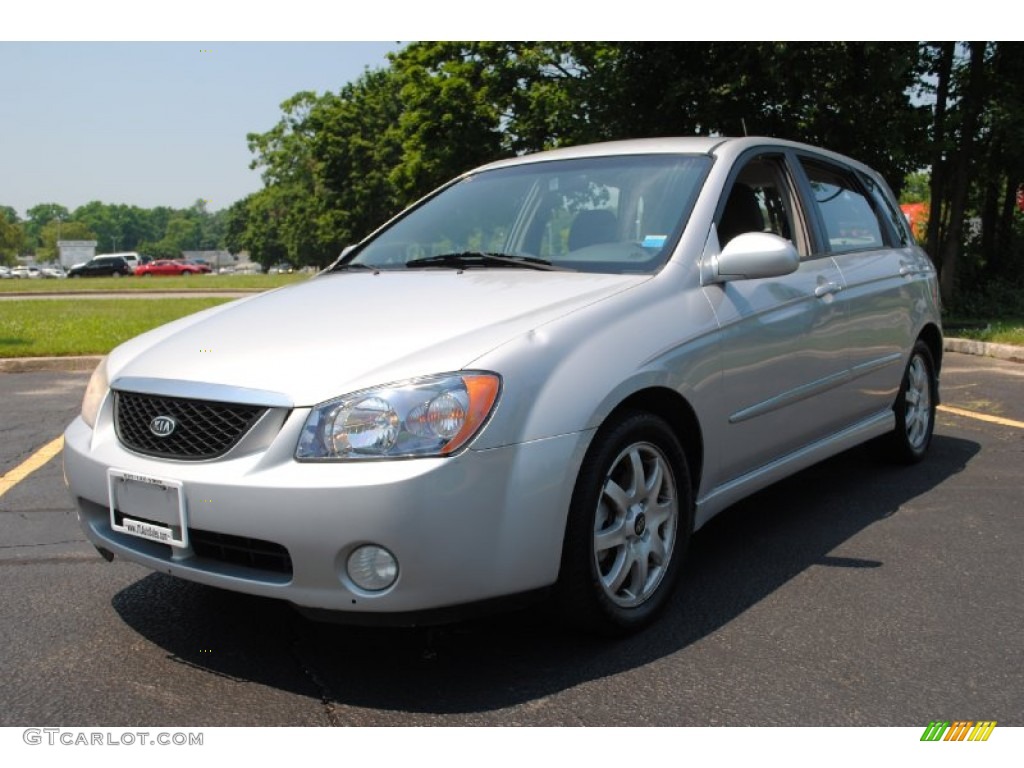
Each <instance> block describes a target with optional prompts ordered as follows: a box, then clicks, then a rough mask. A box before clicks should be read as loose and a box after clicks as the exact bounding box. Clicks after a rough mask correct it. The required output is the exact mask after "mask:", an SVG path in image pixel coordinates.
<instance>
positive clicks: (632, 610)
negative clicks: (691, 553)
mask: <svg viewBox="0 0 1024 768" xmlns="http://www.w3.org/2000/svg"><path fill="white" fill-rule="evenodd" d="M692 530H693V501H692V491H691V487H690V477H689V473H688V471H687V465H686V457H685V455H684V454H683V450H682V448H681V447H680V444H679V440H678V439H677V438H676V436H675V434H674V433H673V432H672V430H671V428H670V427H669V426H668V424H666V423H665V421H664V420H662V419H661V418H659V417H657V416H654V415H653V414H649V413H644V412H630V413H625V414H623V415H621V416H619V417H616V418H615V419H614V420H613V421H611V422H609V423H608V424H606V425H605V426H604V427H602V429H601V430H600V431H599V432H598V434H597V436H596V437H595V439H594V443H593V445H592V446H591V448H590V450H589V451H588V452H587V456H586V458H585V459H584V461H583V465H582V467H581V468H580V473H579V477H578V478H577V481H576V487H575V489H574V491H573V496H572V503H571V506H570V510H569V520H568V525H567V528H566V538H565V543H564V545H563V550H562V564H561V572H560V574H559V583H558V587H557V590H556V593H557V597H558V601H559V603H560V608H561V610H562V612H563V615H565V616H566V617H567V618H568V619H569V620H570V621H571V622H572V623H573V624H575V625H577V626H579V627H582V628H584V629H587V630H590V631H597V632H600V633H602V634H626V633H628V632H633V631H636V630H638V629H640V628H642V627H644V626H646V625H647V624H649V623H650V622H651V621H653V620H654V618H655V617H656V616H657V615H658V614H659V613H660V612H661V610H662V609H663V608H664V606H665V604H666V602H667V601H668V599H669V597H670V596H671V593H672V591H673V589H674V587H675V585H676V582H677V581H678V577H679V569H680V563H681V562H682V560H683V557H684V555H685V552H686V547H687V545H688V544H689V539H690V533H691V531H692Z"/></svg>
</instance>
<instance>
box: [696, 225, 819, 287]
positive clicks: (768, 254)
mask: <svg viewBox="0 0 1024 768" xmlns="http://www.w3.org/2000/svg"><path fill="white" fill-rule="evenodd" d="M799 266H800V254H798V253H797V252H796V248H794V247H793V243H791V242H790V241H789V240H786V239H785V238H783V237H779V236H778V235H773V234H770V233H768V232H747V233H746V234H743V235H737V236H736V237H734V238H733V239H732V240H730V241H729V243H728V244H727V245H726V246H725V248H723V249H722V252H721V253H719V254H718V256H717V257H714V259H713V267H714V281H715V282H718V283H727V282H729V281H731V280H752V279H754V278H759V277H782V276H783V275H789V274H792V273H793V272H796V270H797V269H798V268H799Z"/></svg>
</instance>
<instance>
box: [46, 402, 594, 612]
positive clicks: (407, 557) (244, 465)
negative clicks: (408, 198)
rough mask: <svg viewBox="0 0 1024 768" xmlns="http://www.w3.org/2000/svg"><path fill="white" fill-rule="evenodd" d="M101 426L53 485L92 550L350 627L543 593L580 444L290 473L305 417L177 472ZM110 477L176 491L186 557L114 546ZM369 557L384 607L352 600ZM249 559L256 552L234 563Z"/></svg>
mask: <svg viewBox="0 0 1024 768" xmlns="http://www.w3.org/2000/svg"><path fill="white" fill-rule="evenodd" d="M104 410H105V411H106V413H101V417H100V420H99V421H98V423H97V426H96V429H91V428H90V427H89V426H88V425H87V424H86V423H85V422H83V421H82V420H81V418H79V419H76V420H75V421H74V422H73V423H72V424H71V425H70V426H69V427H68V429H67V431H66V433H65V436H64V446H65V447H64V473H65V478H66V481H67V484H68V488H69V490H70V492H71V495H72V497H73V498H74V500H75V503H76V505H77V509H78V516H79V520H80V522H81V525H82V528H83V530H84V531H85V534H86V536H87V537H88V538H89V540H90V541H91V542H92V543H93V544H94V545H96V546H97V547H99V548H102V549H105V550H108V551H110V552H112V553H114V554H115V555H118V556H121V557H124V558H126V559H128V560H132V561H134V562H137V563H141V564H142V565H144V566H147V567H149V568H152V569H153V570H156V571H161V572H164V573H168V574H171V575H173V576H178V577H181V578H184V579H188V580H191V581H196V582H200V583H204V584H209V585H212V586H217V587H221V588H224V589H229V590H235V591H239V592H246V593H250V594H255V595H263V596H266V597H272V598H278V599H283V600H287V601H289V602H291V603H294V604H295V605H297V606H300V607H304V608H309V609H325V610H329V611H346V612H356V613H358V614H360V615H361V616H360V617H358V618H359V619H360V620H366V619H371V620H372V618H373V615H374V614H378V615H380V617H381V619H386V617H387V616H388V615H389V614H404V613H414V612H422V611H432V610H435V609H441V608H448V607H452V606H459V605H463V604H469V603H476V602H480V601H484V600H490V599H494V598H500V597H502V596H507V595H514V594H518V593H522V592H527V591H532V590H536V589H540V588H543V587H545V586H548V585H551V584H553V583H554V582H555V580H556V579H557V577H558V568H559V562H560V559H561V548H562V538H563V534H564V531H565V520H566V514H567V510H568V507H569V502H570V497H571V494H572V486H573V479H574V478H575V477H576V473H577V471H578V468H579V464H580V462H581V461H582V456H583V452H584V451H585V449H586V443H587V440H588V439H589V436H590V435H589V433H576V434H571V435H562V436H557V437H552V438H548V439H544V440H537V441H533V442H529V443H523V444H518V445H511V446H504V447H500V448H495V449H490V450H483V451H473V450H469V451H465V452H463V453H462V454H460V455H459V456H455V457H452V458H446V459H413V460H390V461H368V462H361V463H356V462H344V463H341V462H330V463H328V462H325V463H301V462H296V461H295V460H294V459H293V458H292V451H293V450H294V446H295V444H296V440H297V438H298V434H299V431H300V430H301V428H302V424H303V423H304V422H305V419H306V415H307V413H308V411H307V410H305V409H296V410H295V411H292V412H291V413H290V414H289V415H288V417H287V418H286V419H285V420H284V423H283V426H282V427H281V430H280V432H279V433H278V434H277V435H276V437H275V438H274V439H273V441H272V442H271V443H270V445H269V446H268V447H267V448H266V449H265V450H260V451H257V452H253V453H249V454H245V455H235V454H229V455H228V456H227V457H225V458H223V459H219V460H212V461H201V462H183V461H169V460H162V459H156V458H152V457H147V456H141V455H138V454H135V453H132V452H130V451H128V450H126V449H125V448H124V447H123V446H122V445H121V444H120V443H119V442H118V440H117V438H116V436H115V435H114V431H113V428H112V426H111V424H110V422H109V403H108V404H107V408H105V409H104ZM108 468H115V469H120V470H126V471H128V472H132V473H137V474H140V475H147V476H155V477H163V478H174V479H175V480H178V481H180V482H181V484H182V485H181V489H182V490H181V493H182V495H183V498H184V502H185V508H186V512H187V525H188V528H189V530H190V531H193V532H194V533H195V536H193V537H191V538H193V539H195V541H196V542H197V543H196V544H195V546H194V548H193V547H189V548H187V549H180V548H175V547H171V546H169V545H167V544H162V543H157V542H154V541H150V540H147V539H143V538H139V537H136V536H132V535H129V534H126V533H121V532H118V531H115V530H114V529H113V528H112V526H111V521H110V511H109V502H108V498H109V497H108V485H107V469H108ZM200 540H203V541H204V542H205V543H206V545H205V546H204V547H202V548H200V546H199V544H198V542H199V541H200ZM210 541H213V542H214V544H213V545H212V546H211V545H210ZM367 543H372V544H377V545H380V546H384V547H387V548H388V549H389V550H390V551H391V552H392V553H393V554H394V555H395V557H396V558H397V560H398V564H399V575H398V578H397V581H396V582H395V583H394V584H393V585H392V586H391V587H389V588H388V589H386V590H383V591H381V592H375V593H371V592H366V591H363V590H361V589H359V588H358V587H357V586H356V585H354V584H353V583H352V582H351V581H350V580H349V579H348V577H347V574H346V562H347V558H348V555H349V553H351V551H352V550H353V549H354V548H355V547H357V546H359V545H362V544H367ZM267 545H272V547H276V548H279V549H275V550H274V552H276V553H278V556H276V557H275V556H273V555H270V556H267V555H266V550H267ZM247 547H248V548H249V549H250V550H252V551H250V552H248V553H246V552H244V551H242V550H245V549H246V548H247ZM281 551H283V552H284V556H283V557H282V556H280V552H281ZM254 552H255V554H254ZM354 618H355V617H354Z"/></svg>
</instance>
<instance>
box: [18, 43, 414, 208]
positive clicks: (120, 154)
mask: <svg viewBox="0 0 1024 768" xmlns="http://www.w3.org/2000/svg"><path fill="white" fill-rule="evenodd" d="M399 47H400V45H399V44H398V43H395V42H380V43H368V42H341V43H315V42H293V43H258V42H229V43H216V42H202V43H180V42H174V43H171V42H152V43H119V42H107V43H101V42H89V43H76V42H58V43H29V42H0V72H2V73H4V74H3V78H2V81H0V205H10V206H12V207H14V208H15V209H16V210H17V211H18V213H19V214H20V215H21V216H23V217H24V215H25V211H26V209H27V208H29V207H31V206H33V205H35V204H36V203H51V202H52V203H59V204H61V205H64V206H66V207H68V208H69V209H71V210H74V209H75V208H76V207H78V206H79V205H82V204H83V203H86V202H88V201H90V200H101V201H103V202H106V203H128V204H134V205H138V206H141V207H144V208H151V207H154V206H157V205H167V206H171V207H174V208H185V207H188V206H189V205H191V204H192V203H193V202H194V201H195V200H196V199H197V198H202V199H205V200H209V201H210V203H209V207H210V208H211V209H213V210H216V209H219V208H226V207H227V206H229V205H231V203H233V202H234V201H236V200H238V199H240V198H242V197H244V196H245V195H247V194H249V193H250V192H253V191H255V190H257V189H259V188H260V186H261V181H260V178H259V173H258V172H257V171H252V170H249V162H250V161H251V159H252V155H251V154H250V153H249V150H248V146H247V144H246V139H245V137H246V134H247V133H250V132H258V133H261V132H264V131H266V130H269V129H270V128H271V127H273V126H274V125H275V124H276V123H277V121H278V120H279V119H280V116H281V110H280V104H281V102H282V101H284V100H285V99H287V98H288V97H290V96H292V95H293V94H295V93H297V92H299V91H303V90H312V91H317V92H320V93H322V92H324V91H328V90H331V91H336V90H338V89H339V88H340V87H341V86H343V85H344V84H345V83H347V82H349V81H351V80H354V79H355V78H357V77H359V75H360V74H361V73H362V72H363V71H364V69H365V68H366V67H371V68H373V67H378V66H383V65H385V64H386V59H385V55H386V53H387V52H388V51H393V50H397V49H398V48H399Z"/></svg>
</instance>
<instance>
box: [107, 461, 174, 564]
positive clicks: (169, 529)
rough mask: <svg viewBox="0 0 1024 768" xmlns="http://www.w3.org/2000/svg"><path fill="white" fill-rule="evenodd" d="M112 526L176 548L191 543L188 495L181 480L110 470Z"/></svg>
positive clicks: (108, 475)
mask: <svg viewBox="0 0 1024 768" xmlns="http://www.w3.org/2000/svg"><path fill="white" fill-rule="evenodd" d="M107 484H108V486H109V489H110V527H111V528H113V529H114V530H115V531H120V532H121V533H127V534H129V535H131V536H138V537H140V538H143V539H149V540H150V541H158V542H160V543H161V544H170V545H171V546H172V547H182V548H184V547H187V546H188V525H187V521H186V513H185V494H184V493H183V492H182V483H181V481H180V480H171V479H169V478H166V477H152V476H149V475H140V474H138V473H136V472H128V471H126V470H123V469H113V468H111V469H108V470H107Z"/></svg>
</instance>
